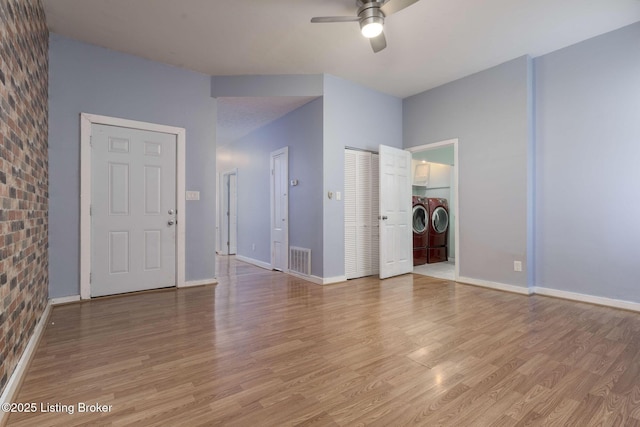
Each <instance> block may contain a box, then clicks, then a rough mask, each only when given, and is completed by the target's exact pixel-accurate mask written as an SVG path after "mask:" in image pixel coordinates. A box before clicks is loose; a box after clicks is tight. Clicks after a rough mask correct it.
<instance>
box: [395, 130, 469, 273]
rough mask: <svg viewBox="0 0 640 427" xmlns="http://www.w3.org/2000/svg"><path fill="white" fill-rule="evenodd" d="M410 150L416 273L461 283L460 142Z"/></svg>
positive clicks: (423, 146)
mask: <svg viewBox="0 0 640 427" xmlns="http://www.w3.org/2000/svg"><path fill="white" fill-rule="evenodd" d="M407 150H408V151H410V152H411V155H412V196H413V197H412V204H413V212H414V215H413V243H414V269H413V272H414V273H416V274H422V275H425V276H431V277H436V278H440V279H447V280H458V277H459V276H460V251H459V247H460V244H459V241H460V235H459V230H460V225H459V218H458V211H459V198H458V166H459V161H458V139H450V140H446V141H440V142H436V143H433V144H426V145H420V146H417V147H411V148H409V149H407Z"/></svg>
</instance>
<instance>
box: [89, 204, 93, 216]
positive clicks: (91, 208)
mask: <svg viewBox="0 0 640 427" xmlns="http://www.w3.org/2000/svg"><path fill="white" fill-rule="evenodd" d="M89 216H93V205H89Z"/></svg>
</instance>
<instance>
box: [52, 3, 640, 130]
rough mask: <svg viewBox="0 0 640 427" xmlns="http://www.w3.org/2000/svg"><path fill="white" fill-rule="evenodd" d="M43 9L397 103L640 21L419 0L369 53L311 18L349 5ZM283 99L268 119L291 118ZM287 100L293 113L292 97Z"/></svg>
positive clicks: (109, 37) (620, 10)
mask: <svg viewBox="0 0 640 427" xmlns="http://www.w3.org/2000/svg"><path fill="white" fill-rule="evenodd" d="M44 7H45V12H46V16H47V21H48V24H49V28H50V30H51V31H53V32H55V33H58V34H61V35H64V36H68V37H71V38H74V39H77V40H81V41H85V42H88V43H92V44H95V45H98V46H103V47H106V48H110V49H113V50H117V51H121V52H127V53H131V54H134V55H137V56H141V57H144V58H148V59H151V60H154V61H159V62H164V63H167V64H172V65H176V66H179V67H184V68H187V69H191V70H195V71H199V72H201V73H205V74H209V75H246V74H250V75H251V74H319V73H329V74H333V75H336V76H339V77H342V78H345V79H347V80H351V81H354V82H357V83H360V84H362V85H364V86H367V87H370V88H373V89H376V90H379V91H381V92H384V93H388V94H390V95H394V96H398V97H406V96H409V95H413V94H416V93H419V92H422V91H424V90H427V89H430V88H433V87H436V86H439V85H441V84H444V83H447V82H450V81H453V80H456V79H458V78H461V77H464V76H466V75H469V74H473V73H475V72H477V71H481V70H484V69H486V68H489V67H492V66H494V65H498V64H500V63H502V62H505V61H508V60H511V59H514V58H516V57H519V56H522V55H526V54H529V55H531V56H539V55H542V54H545V53H548V52H551V51H554V50H557V49H559V48H562V47H565V46H568V45H571V44H574V43H576V42H579V41H582V40H585V39H587V38H590V37H593V36H596V35H599V34H602V33H605V32H608V31H612V30H614V29H617V28H620V27H623V26H625V25H628V24H632V23H634V22H637V21H639V20H640V0H421V1H419V2H418V3H416V4H414V5H412V6H410V7H409V8H407V9H405V10H403V11H400V12H398V13H397V14H394V15H392V16H390V17H388V18H387V20H386V23H385V34H386V38H387V42H388V47H387V49H385V50H383V51H382V52H380V53H377V54H374V53H373V52H372V50H371V48H370V46H369V43H368V40H366V39H365V38H363V37H362V36H361V35H360V33H359V27H358V24H357V23H341V24H311V23H310V22H309V20H310V18H311V17H313V16H325V15H354V14H355V10H356V0H226V1H223V0H134V1H132V0H44ZM244 101H246V102H244ZM244 101H242V100H230V101H228V103H227V104H228V106H229V108H231V109H232V110H242V111H243V115H245V117H246V114H248V115H251V114H250V113H251V108H252V106H253V107H255V108H256V109H257V110H256V111H257V112H256V114H260V115H265V117H266V115H267V113H266V111H268V110H271V108H269V107H268V106H267V104H268V102H267V101H266V100H264V99H262V100H260V101H256V100H246V99H245V100H244ZM281 101H283V100H279V101H274V102H275V104H277V105H274V106H273V110H274V111H273V112H272V113H268V114H269V115H270V116H274V115H276V116H277V117H279V116H281V115H282V114H284V113H286V111H284V113H283V103H282V102H281ZM290 101H292V102H291V103H290V105H289V108H290V109H293V108H295V106H296V105H298V104H297V103H298V101H299V100H295V99H293V100H290ZM243 103H244V104H246V105H241V104H243ZM298 106H299V105H298ZM225 108H226V105H225V104H224V101H223V104H222V111H220V112H219V115H221V116H225V115H227V116H229V115H230V112H225V111H224V109H225ZM260 111H262V112H260ZM231 122H235V124H234V125H231ZM219 126H220V128H219V133H221V134H224V133H225V132H227V131H226V130H224V129H221V128H224V127H225V123H224V122H220V121H219ZM229 126H230V127H236V128H241V127H243V126H244V124H243V123H241V122H239V121H238V119H231V120H230V121H229ZM228 131H229V133H230V134H232V133H233V132H240V133H242V131H241V130H239V129H231V128H229V129H228Z"/></svg>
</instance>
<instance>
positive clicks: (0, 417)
mask: <svg viewBox="0 0 640 427" xmlns="http://www.w3.org/2000/svg"><path fill="white" fill-rule="evenodd" d="M50 313H51V301H48V302H47V307H46V308H45V309H44V312H43V313H42V316H40V321H38V324H37V325H36V327H35V328H34V329H33V333H32V334H31V338H29V342H28V343H27V346H26V347H25V348H24V352H23V353H22V356H20V360H18V364H17V365H16V367H15V369H14V370H13V373H12V374H11V376H10V377H9V381H7V384H6V386H5V388H4V391H3V392H2V396H1V397H0V402H1V403H11V402H15V401H16V397H17V395H18V389H19V388H20V384H22V380H23V378H24V375H25V374H26V372H27V367H28V366H29V363H30V362H31V358H32V357H33V355H34V354H35V352H36V348H37V347H38V342H40V338H41V337H42V333H43V332H44V327H45V325H46V324H47V322H48V321H49V314H50ZM8 415H9V413H8V412H4V411H0V425H4V424H5V422H6V420H7V418H6V417H8Z"/></svg>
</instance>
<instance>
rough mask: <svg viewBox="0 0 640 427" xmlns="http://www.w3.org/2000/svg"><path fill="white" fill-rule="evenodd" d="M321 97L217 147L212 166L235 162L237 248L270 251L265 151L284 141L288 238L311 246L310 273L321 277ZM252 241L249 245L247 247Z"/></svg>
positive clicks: (263, 254)
mask: <svg viewBox="0 0 640 427" xmlns="http://www.w3.org/2000/svg"><path fill="white" fill-rule="evenodd" d="M322 104H323V102H322V98H319V99H316V100H314V101H311V102H310V103H308V104H305V105H303V106H302V107H300V108H298V109H296V110H294V111H292V112H291V113H289V114H287V115H286V116H284V117H282V118H280V119H278V120H276V121H274V122H272V123H270V124H268V125H266V126H264V127H262V128H260V129H258V130H256V131H255V132H253V133H251V134H249V135H247V136H246V137H243V138H241V139H240V140H238V141H235V142H233V143H231V144H228V145H226V146H224V147H220V148H219V149H218V168H219V170H220V171H221V172H222V171H229V170H232V169H233V168H238V181H237V189H238V254H239V255H242V256H245V257H248V258H252V259H256V260H259V261H262V262H265V263H270V262H271V254H270V241H271V236H270V213H269V206H270V187H269V185H270V184H269V183H270V153H271V152H272V151H275V150H278V149H280V148H283V147H289V178H290V179H297V180H298V181H299V185H297V186H295V187H289V244H290V246H299V247H303V248H309V249H311V274H312V275H314V276H318V277H323V246H322V229H323V227H322V224H323V219H322V194H323V191H322V143H323V141H322V121H323V120H322V114H323V113H322V110H323V107H322ZM253 244H255V250H253Z"/></svg>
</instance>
